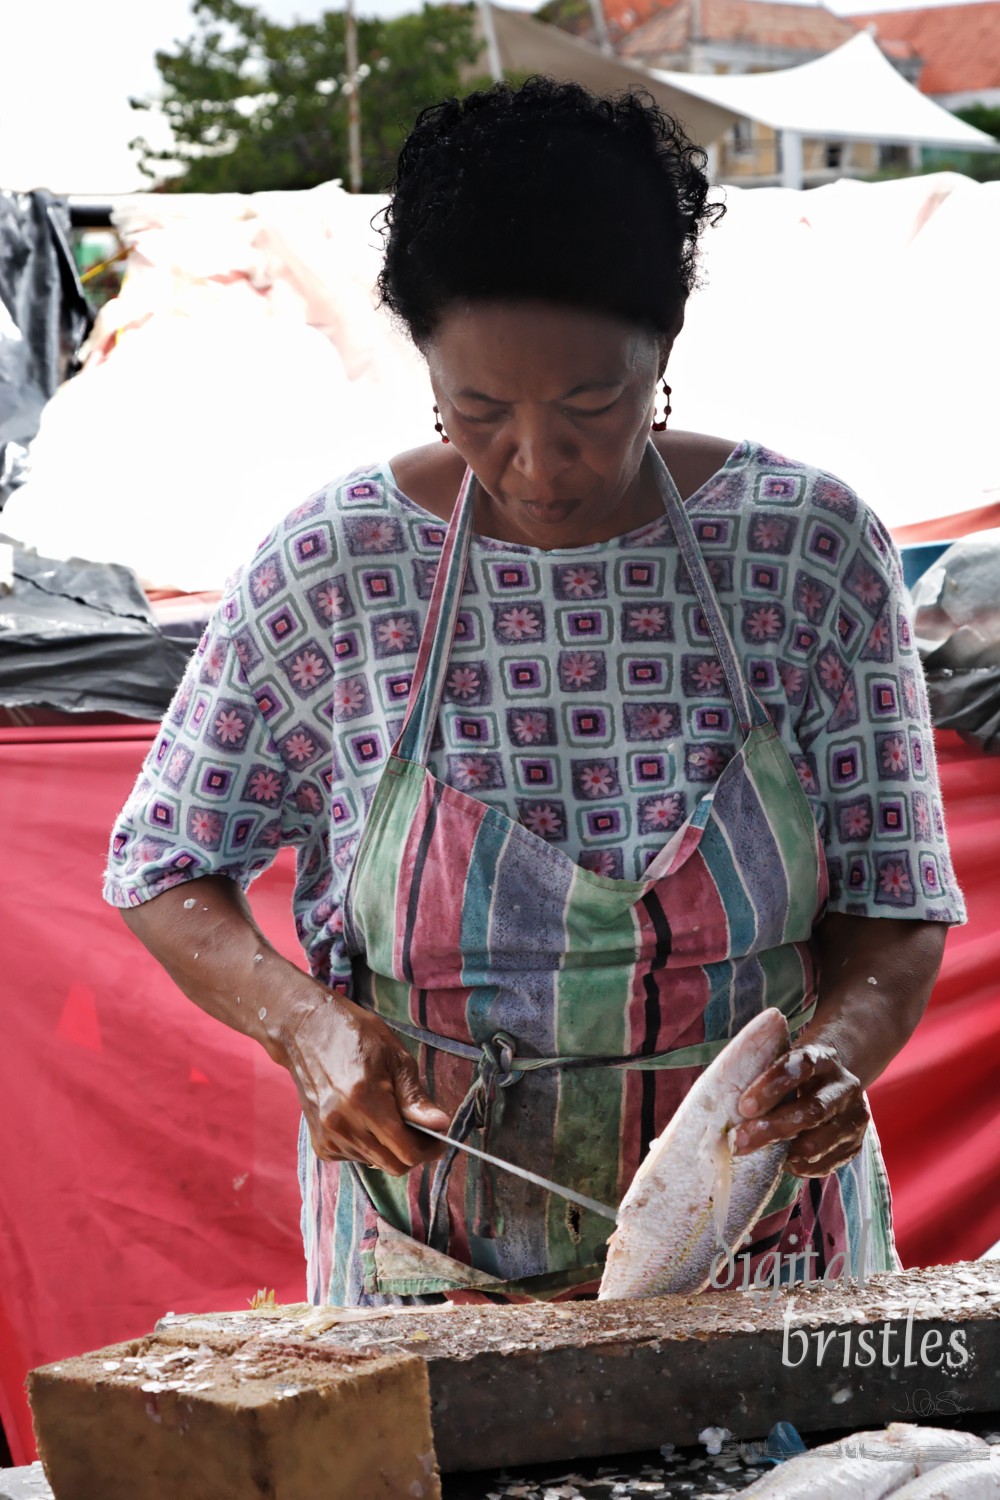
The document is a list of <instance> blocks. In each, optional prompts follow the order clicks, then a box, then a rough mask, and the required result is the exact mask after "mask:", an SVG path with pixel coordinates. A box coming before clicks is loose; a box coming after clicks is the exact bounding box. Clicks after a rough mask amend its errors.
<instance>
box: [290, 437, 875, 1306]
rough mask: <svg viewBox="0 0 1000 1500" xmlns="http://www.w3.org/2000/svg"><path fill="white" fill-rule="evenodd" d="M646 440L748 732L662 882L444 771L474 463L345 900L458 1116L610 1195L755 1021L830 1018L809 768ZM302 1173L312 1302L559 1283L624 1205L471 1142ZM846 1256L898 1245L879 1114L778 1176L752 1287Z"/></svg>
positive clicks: (364, 956)
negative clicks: (531, 825) (455, 782)
mask: <svg viewBox="0 0 1000 1500" xmlns="http://www.w3.org/2000/svg"><path fill="white" fill-rule="evenodd" d="M648 454H649V457H650V460H651V462H652V463H653V465H654V468H655V472H656V475H657V479H658V483H659V486H660V489H661V493H662V497H663V502H664V505H665V508H666V511H667V515H668V518H669V520H670V523H671V525H672V527H673V530H674V534H675V538H676V541H677V544H678V547H679V550H680V553H681V556H682V557H683V560H684V563H685V565H686V567H687V570H688V572H689V574H690V577H691V582H692V584H693V586H694V589H695V592H696V595H697V597H698V599H699V601H700V604H701V607H702V609H703V611H704V614H705V618H706V621H707V623H708V627H709V629H710V631H711V634H712V639H713V641H714V644H715V649H716V652H717V654H718V659H719V661H720V663H721V665H722V668H723V670H724V672H725V678H726V683H727V685H728V691H729V693H730V696H731V698H732V702H733V705H734V708H735V711H736V715H737V718H738V720H739V724H740V727H741V732H742V746H741V748H740V750H739V751H738V753H737V754H736V755H735V757H734V758H733V759H732V760H731V761H730V762H729V764H728V765H727V766H726V767H725V769H724V770H723V772H722V774H721V776H720V777H719V779H718V781H717V782H716V783H715V784H714V785H713V786H712V787H711V788H710V789H709V791H708V792H707V793H706V794H705V796H703V797H702V799H701V801H700V802H699V803H698V805H697V806H696V807H695V809H694V811H693V813H692V814H691V816H690V818H689V819H688V820H687V822H686V823H685V824H684V825H683V826H682V827H681V828H680V829H678V830H677V831H676V832H675V833H674V834H673V836H672V837H671V838H670V839H669V841H668V842H667V844H666V845H665V846H664V848H663V849H662V850H661V851H660V852H659V853H658V854H657V855H656V857H655V858H654V859H653V861H652V863H651V864H650V866H649V867H648V870H647V871H646V874H645V876H644V878H643V879H641V880H615V879H610V878H607V877H604V876H601V875H597V874H595V873H593V872H592V871H589V870H587V869H584V868H583V867H582V866H580V865H578V864H576V863H575V862H574V861H573V860H572V859H570V858H569V857H568V856H567V855H566V854H565V853H564V852H563V851H562V850H560V849H558V848H555V847H553V846H552V845H549V844H547V843H545V842H544V841H543V840H542V839H540V838H539V837H538V836H537V835H535V834H534V833H532V832H531V831H530V830H529V829H527V828H525V827H524V826H523V825H521V824H520V823H515V822H514V821H512V820H511V819H510V818H508V817H507V816H506V815H505V814H504V813H503V812H501V811H500V810H498V809H497V808H493V807H488V806H486V805H485V804H484V803H482V802H480V801H478V800H477V799H475V798H473V797H471V796H469V795H467V794H466V793H465V792H462V791H459V790H458V789H457V788H455V787H452V786H448V785H446V784H444V783H443V782H441V781H439V780H437V779H436V778H435V777H434V776H433V775H432V774H431V773H430V771H429V770H428V768H427V763H428V758H429V754H430V748H431V740H432V736H433V733H434V728H435V724H436V721H437V716H438V712H439V708H440V703H441V697H442V692H443V688H444V682H445V676H446V673H447V670H448V657H449V651H450V646H451V641H452V639H453V635H454V630H455V623H456V618H457V614H458V608H459V601H460V598H461V593H462V586H463V582H464V578H465V572H466V566H467V560H468V555H469V546H470V541H471V536H472V510H473V495H474V487H475V483H476V481H475V479H474V476H473V474H472V472H471V470H469V471H468V472H467V473H466V476H465V480H464V482H463V485H462V488H461V491H460V494H459V498H458V501H457V503H456V506H455V511H454V514H453V517H452V520H451V523H450V525H449V528H448V534H447V538H446V540H445V543H444V547H443V550H442V555H441V561H440V564H439V566H438V569H437V574H436V578H435V583H434V590H433V595H432V598H431V600H430V606H429V611H428V616H427V621H426V625H425V627H424V631H423V635H422V639H421V642H420V649H419V653H418V657H417V663H416V669H415V675H414V679H413V685H412V688H411V690H410V699H409V705H408V711H407V715H406V719H405V722H404V725H403V728H402V731H401V733H400V736H399V739H398V741H397V743H396V745H395V747H394V750H393V754H392V756H391V758H390V759H389V761H388V762H387V764H386V768H385V771H384V774H383V776H382V778H381V782H380V784H379V787H378V789H377V792H376V795H375V798H374V800H373V802H372V805H371V809H370V812H369V816H368V819H367V822H366V825H365V829H364V833H363V835H362V839H361V842H360V845H359V847H358V851H357V854H356V858H355V864H354V867H353V871H352V875H351V880H350V885H349V889H348V895H347V899H346V902H345V909H344V934H345V940H346V943H347V947H348V951H349V953H350V954H351V955H352V959H353V965H354V981H353V986H352V998H354V999H355V1000H356V1001H358V1002H359V1003H360V1004H362V1005H366V1006H368V1007H369V1008H371V1009H372V1010H374V1011H375V1012H377V1013H378V1015H380V1016H381V1017H382V1019H383V1020H384V1021H385V1022H386V1023H387V1024H388V1025H389V1026H390V1027H392V1028H393V1029H394V1031H395V1032H396V1033H397V1034H398V1035H399V1037H400V1038H401V1040H402V1041H403V1043H404V1045H406V1046H408V1047H409V1049H410V1050H411V1052H412V1053H413V1055H414V1056H415V1057H416V1059H417V1063H418V1067H419V1071H420V1077H421V1080H422V1083H423V1086H424V1088H425V1089H426V1091H427V1093H428V1094H429V1095H430V1096H431V1097H432V1098H433V1099H434V1100H435V1102H436V1103H437V1104H439V1105H440V1106H441V1107H442V1108H443V1109H445V1110H446V1111H447V1112H448V1113H449V1114H450V1115H451V1116H452V1126H451V1133H452V1134H453V1135H456V1134H457V1135H458V1136H459V1137H461V1136H470V1138H471V1141H472V1142H473V1143H475V1144H477V1145H479V1146H480V1147H482V1148H483V1149H486V1150H488V1151H490V1152H491V1153H493V1154H494V1155H496V1156H499V1157H501V1158H504V1159H506V1160H509V1161H512V1162H515V1163H517V1164H519V1165H522V1166H524V1167H527V1168H529V1169H530V1170H532V1171H534V1172H536V1173H539V1174H541V1175H543V1176H545V1177H547V1178H549V1179H550V1180H553V1181H555V1182H558V1183H560V1184H562V1185H564V1186H567V1187H570V1188H572V1189H574V1190H575V1191H576V1192H578V1193H582V1194H586V1195H588V1196H589V1197H591V1198H595V1199H598V1200H600V1201H602V1202H605V1203H611V1204H617V1203H618V1202H620V1200H621V1198H622V1196H623V1195H624V1193H625V1190H626V1189H627V1187H628V1185H629V1183H630V1182H631V1180H632V1178H633V1176H634V1174H635V1172H636V1169H637V1168H638V1166H639V1163H640V1162H641V1160H642V1158H643V1156H644V1155H645V1153H646V1150H647V1148H648V1146H649V1144H650V1142H651V1140H652V1139H653V1138H654V1137H655V1136H656V1135H657V1134H659V1132H660V1131H662V1130H663V1128H664V1127H665V1126H666V1124H667V1122H668V1121H669V1119H670V1117H671V1115H672V1114H673V1113H674V1111H675V1110H676V1108H677V1106H678V1104H679V1103H680V1101H681V1099H682V1098H683V1097H684V1095H685V1094H686V1093H687V1091H688V1090H689V1089H690V1088H691V1086H692V1084H693V1083H694V1082H695V1080H696V1078H697V1077H698V1074H699V1071H700V1070H701V1069H703V1068H704V1067H705V1066H706V1065H707V1064H708V1063H709V1062H710V1061H711V1060H712V1059H713V1058H714V1057H715V1056H716V1055H717V1054H718V1052H719V1051H720V1050H721V1048H722V1047H723V1046H724V1045H725V1043H726V1041H727V1040H728V1039H729V1038H730V1037H732V1036H733V1035H735V1033H736V1032H738V1031H739V1030H740V1028H741V1027H742V1026H743V1025H745V1024H746V1022H747V1021H748V1020H750V1019H751V1017H753V1016H755V1015H757V1014H758V1013H759V1012H760V1011H761V1010H762V1009H764V1008H765V1007H767V1006H777V1007H778V1008H779V1009H780V1010H781V1011H783V1012H784V1013H785V1015H786V1016H787V1017H788V1019H789V1023H790V1026H791V1027H792V1029H793V1031H795V1030H797V1029H800V1028H801V1027H802V1026H803V1025H804V1024H805V1022H806V1021H807V1020H808V1019H809V1017H810V1015H811V1014H812V1011H813V1009H814V1007H815V999H816V978H817V975H816V970H815V965H814V959H813V952H812V948H811V935H812V930H813V925H814V923H815V921H816V920H817V918H818V917H819V916H820V915H821V914H822V912H823V909H824V906H825V902H826V897H827V881H826V865H825V861H824V856H823V849H822V844H821V841H820V838H819V834H818V830H817V827H816V823H815V820H814V818H813V816H812V813H811V811H810V809H809V805H808V803H807V801H806V799H805V796H804V795H803V792H802V789H801V787H800V784H799V780H798V777H797V775H796V772H795V769H794V767H793V766H792V763H791V760H790V758H789V756H788V753H787V752H786V750H785V748H784V746H783V745H782V743H781V740H780V739H779V737H778V734H777V731H776V730H775V728H774V726H773V725H772V723H771V721H770V719H769V718H768V715H767V713H766V711H765V710H764V709H763V708H762V706H761V705H760V703H759V702H758V700H757V699H756V698H755V696H754V695H753V693H752V691H751V690H750V688H749V686H748V684H747V682H746V681H745V679H744V676H743V673H742V670H741V668H740V664H739V659H738V657H737V653H736V650H735V647H734V645H733V642H732V639H731V637H730V634H729V631H728V629H727V626H726V622H725V620H724V618H723V615H722V611H721V609H720V606H719V603H718V600H717V598H716V595H715V591H714V589H713V586H712V583H711V580H710V578H709V576H708V571H707V568H706V566H705V563H704V561H703V559H702V556H701V553H700V551H699V548H698V544H697V541H696V539H695V536H694V532H693V530H692V527H691V523H690V521H689V519H688V517H687V514H686V512H685V509H684V506H683V503H682V501H681V499H680V496H679V494H678V492H677V489H676V486H675V485H674V482H673V480H672V478H671V476H670V474H669V471H668V470H667V468H666V466H665V465H664V463H663V461H662V459H661V458H660V457H659V455H658V454H657V453H656V450H655V448H653V446H652V444H650V446H649V449H648ZM456 1157H457V1159H456ZM331 1179H332V1180H331ZM305 1188H306V1197H305V1208H304V1214H305V1220H306V1225H307V1241H308V1239H309V1238H310V1235H311V1236H312V1237H313V1239H314V1245H313V1252H314V1253H313V1256H312V1257H311V1259H312V1260H313V1263H314V1267H315V1270H314V1284H313V1286H312V1287H311V1289H310V1290H311V1295H312V1296H313V1298H314V1300H317V1301H321V1300H330V1301H334V1302H347V1303H350V1302H361V1303H378V1302H384V1301H399V1300H401V1299H405V1300H409V1299H411V1298H416V1299H420V1298H424V1297H430V1298H431V1299H432V1300H438V1298H440V1296H442V1295H444V1296H447V1297H449V1298H451V1299H453V1300H469V1299H472V1300H475V1299H477V1298H478V1299H481V1298H487V1299H489V1300H495V1299H497V1298H500V1299H509V1300H520V1299H523V1298H546V1299H555V1298H559V1297H569V1296H580V1295H586V1294H588V1293H593V1292H594V1291H595V1290H596V1287H597V1284H598V1282H599V1279H600V1274H601V1267H602V1264H603V1259H604V1255H605V1248H606V1241H607V1237H608V1234H609V1231H610V1225H609V1223H608V1221H607V1220H606V1219H605V1218H602V1217H601V1216H600V1215H598V1214H596V1213H592V1212H590V1211H588V1210H586V1209H581V1208H578V1207H576V1206H575V1205H573V1204H571V1203H568V1202H566V1201H565V1200H564V1199H562V1198H560V1197H558V1196H557V1195H555V1194H550V1193H548V1192H546V1191H545V1190H544V1189H542V1188H539V1187H536V1186H533V1185H531V1184H529V1183H527V1182H524V1181H523V1180H521V1179H520V1178H517V1177H514V1176H513V1175H511V1174H508V1173H505V1172H503V1171H501V1170H499V1169H497V1168H494V1167H491V1166H489V1165H488V1164H486V1163H484V1162H482V1161H480V1160H478V1159H477V1158H473V1157H470V1156H468V1155H467V1154H466V1153H464V1152H463V1153H461V1154H457V1153H456V1152H455V1151H454V1150H449V1152H448V1154H447V1155H446V1156H445V1157H444V1158H443V1160H442V1161H441V1162H440V1163H432V1164H430V1165H429V1166H426V1167H423V1168H420V1169H415V1170H414V1171H412V1172H410V1173H409V1174H408V1175H407V1176H406V1177H405V1178H391V1177H389V1176H387V1175H385V1174H383V1173H381V1172H378V1171H375V1170H369V1169H367V1168H363V1167H356V1166H354V1165H353V1164H346V1163H342V1164H340V1165H339V1167H333V1166H332V1164H325V1163H320V1162H317V1161H315V1159H313V1160H312V1161H311V1163H310V1166H309V1170H308V1172H307V1176H306V1182H305ZM807 1253H808V1256H809V1257H810V1259H809V1260H808V1261H807V1260H806V1259H805V1256H806V1254H807ZM836 1256H840V1257H841V1259H840V1260H839V1262H838V1265H837V1267H835V1268H832V1269H831V1273H830V1274H837V1272H838V1271H839V1272H840V1273H841V1274H843V1270H844V1267H845V1257H849V1260H847V1262H846V1268H847V1270H848V1272H850V1271H852V1270H853V1271H854V1272H855V1273H858V1272H860V1271H870V1270H875V1269H892V1268H894V1267H895V1266H896V1265H897V1264H898V1261H897V1260H896V1258H895V1252H894V1248H893V1244H892V1231H891V1220H890V1209H889V1197H888V1184H887V1182H886V1179H885V1174H884V1168H883V1166H882V1161H881V1155H880V1152H879V1148H878V1142H877V1139H876V1137H875V1134H874V1131H873V1130H871V1129H870V1130H869V1132H868V1135H867V1137H866V1142H865V1146H864V1148H863V1149H862V1151H861V1153H860V1154H859V1156H858V1157H857V1158H856V1159H855V1160H854V1161H853V1162H851V1163H850V1164H849V1165H848V1166H847V1167H844V1168H841V1169H840V1170H839V1171H838V1172H836V1173H833V1174H832V1175H830V1176H829V1177H826V1178H825V1179H822V1180H810V1181H803V1180H801V1179H799V1178H796V1177H792V1176H791V1175H788V1174H786V1175H785V1176H784V1177H783V1179H782V1181H781V1182H780V1184H779V1187H778V1189H777V1191H776V1193H775V1195H774V1197H773V1199H772V1200H771V1202H770V1203H769V1205H768V1207H767V1209H766V1210H765V1214H764V1216H763V1218H762V1219H761V1220H760V1222H759V1223H758V1225H757V1228H756V1231H755V1238H754V1242H753V1244H752V1245H750V1246H749V1248H748V1249H747V1250H746V1252H745V1255H744V1257H743V1258H742V1259H741V1261H740V1262H739V1264H738V1265H737V1268H736V1274H735V1275H734V1276H733V1277H732V1284H733V1285H736V1286H738V1285H742V1284H744V1282H745V1281H746V1279H747V1277H748V1276H749V1275H751V1274H754V1273H756V1274H758V1275H761V1277H762V1279H763V1277H764V1276H765V1275H766V1276H770V1275H772V1274H778V1275H780V1278H781V1279H783V1280H787V1279H789V1278H790V1277H794V1276H796V1275H801V1274H803V1271H804V1272H805V1274H806V1275H810V1274H811V1275H819V1274H822V1272H823V1270H824V1268H826V1267H829V1266H830V1265H831V1261H832V1260H833V1258H834V1257H836ZM765 1257H766V1258H767V1259H768V1264H767V1265H764V1264H763V1262H764V1259H765ZM775 1267H779V1268H780V1270H779V1271H778V1272H777V1273H775V1270H774V1268H775Z"/></svg>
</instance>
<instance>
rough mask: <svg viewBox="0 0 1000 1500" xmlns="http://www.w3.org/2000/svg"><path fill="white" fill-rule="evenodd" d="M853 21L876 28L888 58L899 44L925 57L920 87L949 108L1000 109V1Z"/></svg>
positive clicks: (890, 13)
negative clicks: (978, 106)
mask: <svg viewBox="0 0 1000 1500" xmlns="http://www.w3.org/2000/svg"><path fill="white" fill-rule="evenodd" d="M851 20H852V21H853V22H854V24H855V25H856V26H867V27H869V28H870V29H871V28H873V29H874V36H875V39H876V41H877V42H878V44H879V46H880V47H881V48H882V50H883V51H884V52H887V53H888V54H889V56H892V53H891V51H890V47H892V46H896V47H905V48H908V49H909V50H910V53H911V55H913V56H914V57H919V58H921V59H922V60H923V67H922V70H921V72H920V74H919V76H918V79H917V87H918V88H919V89H920V91H921V93H924V94H930V95H932V96H933V98H934V99H936V100H937V102H938V103H939V104H943V105H944V106H945V107H946V108H947V109H964V108H965V107H966V106H967V105H969V104H986V105H989V106H991V107H993V108H996V107H998V106H1000V0H977V3H975V4H971V5H930V6H927V7H926V8H924V9H920V10H894V11H876V12H873V13H872V14H871V15H860V16H852V17H851Z"/></svg>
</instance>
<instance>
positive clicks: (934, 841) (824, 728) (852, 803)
mask: <svg viewBox="0 0 1000 1500" xmlns="http://www.w3.org/2000/svg"><path fill="white" fill-rule="evenodd" d="M825 529H826V530H828V531H830V534H831V535H833V534H834V533H833V530H832V528H831V527H826V528H825ZM821 540H822V539H821ZM846 540H847V543H848V544H847V546H846V547H845V549H844V553H843V556H842V558H841V559H840V562H839V569H838V576H839V599H838V600H837V605H836V610H835V611H832V612H831V614H830V617H829V618H830V625H831V627H832V628H831V630H830V632H829V634H828V636H827V638H826V639H825V640H823V641H822V642H821V643H820V645H819V649H818V650H817V651H816V654H815V656H814V658H813V662H812V668H811V672H810V684H809V696H808V701H807V705H806V710H805V714H804V716H803V719H802V721H801V723H800V727H799V740H800V743H801V744H802V747H803V749H804V751H805V752H806V754H805V757H804V761H803V765H802V766H801V767H800V776H802V775H804V778H805V779H806V780H807V782H811V783H812V784H811V785H809V784H807V785H806V790H807V792H811V793H812V796H811V799H810V800H812V801H813V805H814V808H815V809H816V810H817V817H818V821H819V823H820V827H821V831H822V834H823V840H824V847H825V851H826V859H827V867H828V871H829V877H830V909H831V910H833V911H840V912H844V913H846V914H848V915H855V916H869V917H913V918H915V919H921V920H925V921H938V922H950V923H961V922H964V921H965V920H966V916H965V906H964V903H963V900H962V893H961V891H960V889H959V887H958V884H957V882H956V879H955V874H954V871H953V869H952V864H951V859H950V856H949V851H948V841H947V834H946V830H945V819H944V808H943V805H942V800H941V791H940V786H939V784H938V775H937V763H936V757H935V752H934V734H933V728H932V725H931V718H930V710H929V706H928V700H927V691H926V686H925V683H924V676H923V669H922V667H921V663H920V659H919V656H918V655H917V651H916V647H915V644H914V635H913V627H912V621H911V616H910V606H909V599H908V595H907V593H906V590H905V588H904V585H903V578H902V568H901V565H900V561H899V555H898V553H897V552H896V549H895V547H894V545H893V543H892V540H891V538H890V536H889V534H888V532H887V531H886V530H885V528H884V527H883V525H882V523H881V522H880V521H879V520H878V519H877V518H876V517H875V516H874V515H873V514H872V512H871V511H870V510H868V509H867V508H866V507H864V506H862V505H860V503H858V511H857V516H856V518H855V524H854V526H853V527H852V528H851V531H850V534H849V536H848V538H847V539H846Z"/></svg>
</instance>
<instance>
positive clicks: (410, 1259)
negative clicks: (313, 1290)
mask: <svg viewBox="0 0 1000 1500" xmlns="http://www.w3.org/2000/svg"><path fill="white" fill-rule="evenodd" d="M361 1259H362V1266H363V1269H364V1278H365V1291H366V1293H369V1294H375V1293H383V1294H390V1295H393V1296H397V1297H403V1296H424V1295H427V1294H428V1293H431V1292H441V1293H443V1292H458V1291H483V1292H502V1291H503V1290H504V1286H505V1283H504V1282H502V1281H498V1280H497V1278H496V1277H495V1276H489V1275H487V1273H486V1272H485V1271H477V1270H476V1268H475V1266H467V1265H465V1264H464V1262H463V1261H460V1260H455V1259H454V1258H453V1257H452V1256H450V1255H444V1254H443V1253H442V1252H441V1251H440V1250H432V1249H431V1247H430V1246H429V1245H424V1244H422V1243H421V1242H420V1240H416V1239H414V1238H413V1236H412V1235H409V1234H404V1233H403V1232H402V1230H400V1229H396V1228H395V1227H394V1226H393V1225H392V1224H390V1223H389V1221H388V1220H387V1219H383V1218H382V1216H381V1215H380V1214H376V1216H375V1241H374V1244H373V1243H372V1241H371V1240H369V1241H368V1243H367V1244H366V1245H365V1247H364V1250H363V1252H362V1257H361Z"/></svg>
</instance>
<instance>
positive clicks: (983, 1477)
mask: <svg viewBox="0 0 1000 1500" xmlns="http://www.w3.org/2000/svg"><path fill="white" fill-rule="evenodd" d="M983 1446H984V1447H985V1444H984V1445H983ZM989 1451H990V1457H989V1460H988V1461H987V1462H986V1463H984V1462H983V1460H982V1458H978V1459H967V1460H965V1461H964V1462H958V1463H950V1464H948V1466H947V1467H946V1468H934V1469H931V1470H930V1471H929V1472H928V1473H925V1474H921V1475H920V1476H919V1477H918V1478H917V1479H912V1480H911V1481H910V1483H909V1484H904V1485H903V1488H902V1489H901V1490H897V1491H896V1497H897V1500H1000V1444H995V1445H994V1446H993V1447H992V1448H991V1449H990V1450H989Z"/></svg>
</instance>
